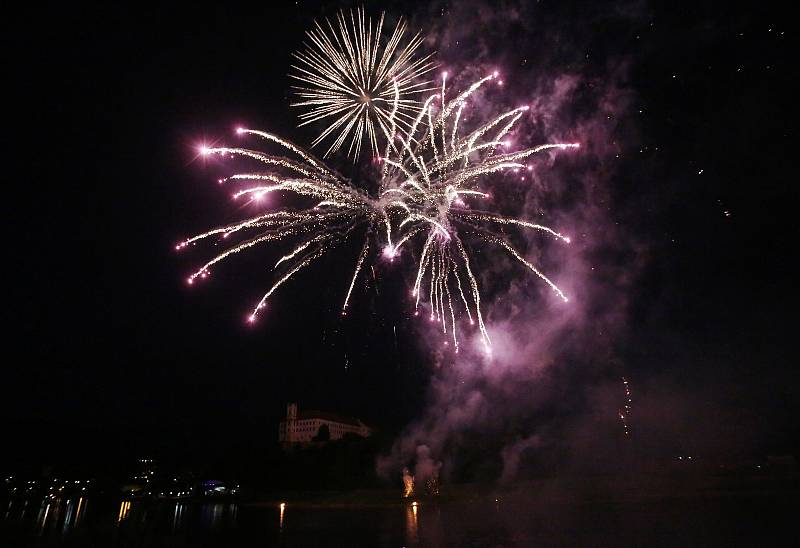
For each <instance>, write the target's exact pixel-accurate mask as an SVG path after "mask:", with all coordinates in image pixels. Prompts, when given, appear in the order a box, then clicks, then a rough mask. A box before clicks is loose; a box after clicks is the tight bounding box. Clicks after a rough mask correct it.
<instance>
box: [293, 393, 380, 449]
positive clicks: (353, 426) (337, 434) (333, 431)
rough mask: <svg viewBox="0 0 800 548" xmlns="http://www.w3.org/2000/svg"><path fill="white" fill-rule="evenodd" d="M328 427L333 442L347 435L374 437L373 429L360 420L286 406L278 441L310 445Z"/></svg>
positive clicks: (295, 406)
mask: <svg viewBox="0 0 800 548" xmlns="http://www.w3.org/2000/svg"><path fill="white" fill-rule="evenodd" d="M323 425H324V426H327V427H328V432H329V434H330V438H329V439H331V440H338V439H341V438H342V437H344V436H345V434H355V435H357V436H361V437H364V438H366V437H369V436H370V435H372V429H371V428H370V427H369V426H367V425H366V424H364V423H363V422H361V421H360V420H359V419H354V418H350V417H341V416H339V415H336V414H334V413H328V412H325V411H304V412H302V413H298V412H297V404H296V403H290V404H288V405H287V406H286V418H285V419H284V420H282V421H281V422H280V424H279V425H278V441H279V442H281V443H309V442H312V441H315V440H314V438H315V437H317V435H318V434H319V431H320V428H322V426H323Z"/></svg>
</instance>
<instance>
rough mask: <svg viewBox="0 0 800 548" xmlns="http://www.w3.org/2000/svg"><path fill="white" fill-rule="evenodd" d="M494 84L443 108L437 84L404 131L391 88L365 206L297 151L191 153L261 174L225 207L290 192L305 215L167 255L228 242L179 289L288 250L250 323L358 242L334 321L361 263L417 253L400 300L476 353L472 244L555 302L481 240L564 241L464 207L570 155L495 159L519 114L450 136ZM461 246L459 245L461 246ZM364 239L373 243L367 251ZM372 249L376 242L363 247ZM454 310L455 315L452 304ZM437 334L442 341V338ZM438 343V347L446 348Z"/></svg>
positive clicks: (243, 179) (230, 232) (248, 224)
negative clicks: (239, 260) (304, 274)
mask: <svg viewBox="0 0 800 548" xmlns="http://www.w3.org/2000/svg"><path fill="white" fill-rule="evenodd" d="M494 78H496V75H492V76H487V77H486V78H483V79H482V80H480V81H478V82H476V83H475V84H473V85H472V86H470V87H469V88H468V89H467V90H466V91H465V92H463V93H461V94H460V95H458V96H456V97H455V98H454V99H452V100H451V101H449V102H447V101H445V96H446V88H445V78H443V79H442V88H441V90H440V92H439V93H438V94H437V95H434V96H432V97H430V98H429V99H428V100H427V101H425V103H424V104H423V106H422V108H420V109H419V112H418V113H417V115H416V117H415V118H414V119H413V120H412V121H411V122H410V124H409V125H408V127H407V129H401V128H400V127H399V122H398V116H399V112H400V108H399V104H400V101H401V100H402V99H400V96H401V93H400V89H399V84H398V83H397V82H395V83H394V84H393V93H394V98H393V100H392V105H391V110H390V112H389V114H388V118H387V120H386V124H385V126H384V125H381V128H382V131H383V132H384V136H385V137H386V149H385V153H384V157H383V158H382V166H381V181H380V186H379V191H378V196H376V197H372V196H369V195H367V194H366V193H365V192H364V191H362V190H359V189H357V188H355V187H354V186H353V185H352V184H351V183H350V182H349V181H348V180H346V179H345V178H344V177H342V176H341V175H339V174H338V173H336V172H335V171H333V170H331V169H329V168H328V167H326V166H325V165H324V163H323V162H322V161H321V160H319V159H317V158H315V157H314V156H313V155H311V154H310V153H309V152H307V151H305V150H303V149H302V148H300V147H298V146H297V145H295V144H293V143H291V142H289V141H286V140H284V139H281V138H280V137H277V136H275V135H273V134H270V133H265V132H262V131H256V130H250V129H239V130H237V132H238V133H240V134H244V135H251V136H256V137H260V138H262V139H264V140H267V141H269V142H271V143H273V144H275V145H278V146H280V147H282V148H283V149H284V150H288V151H289V152H290V153H292V155H293V156H294V158H290V157H287V156H274V155H270V154H267V153H264V152H261V151H258V150H253V149H248V148H236V147H215V148H205V147H203V148H202V149H201V153H202V154H203V155H206V156H210V155H224V156H242V157H245V158H250V159H252V160H255V161H257V162H259V163H260V164H262V165H266V166H268V170H267V171H264V172H252V173H240V174H235V175H232V176H230V177H228V178H226V179H223V180H221V181H220V182H230V183H235V184H237V185H242V184H243V185H245V186H244V188H240V189H238V190H236V191H235V192H234V194H233V196H234V198H241V197H246V198H249V199H251V200H253V201H257V200H259V199H260V198H262V197H263V196H264V195H265V194H267V193H271V192H290V193H293V194H295V195H298V196H302V197H305V198H308V199H311V200H313V205H309V206H308V207H305V208H302V209H299V210H292V209H288V208H281V209H277V210H274V211H270V212H267V213H263V214H260V215H256V216H254V217H251V218H249V219H245V220H243V221H240V222H238V223H233V224H229V225H225V226H221V227H218V228H214V229H211V230H208V231H206V232H203V233H201V234H198V235H196V236H193V237H191V238H188V239H186V240H184V241H183V242H181V243H180V244H178V246H177V248H178V249H183V248H185V247H186V246H188V245H190V244H195V243H197V242H199V241H201V240H206V239H209V238H217V239H219V240H220V241H222V240H226V239H227V238H229V237H230V236H234V238H232V239H237V243H234V244H232V245H231V246H230V247H228V248H227V249H225V250H224V251H223V252H221V253H219V254H218V255H216V256H215V257H213V258H212V259H210V260H209V261H207V262H206V263H205V264H204V265H203V266H201V267H200V268H199V269H197V270H196V271H195V272H194V273H193V274H191V275H190V276H189V278H188V282H189V283H190V284H191V283H193V282H194V281H195V280H196V279H197V278H205V277H207V276H209V275H210V269H211V267H213V266H214V265H216V264H217V263H220V262H222V261H224V260H226V259H227V258H229V257H231V256H233V255H235V254H237V253H241V252H243V251H246V250H248V249H250V248H253V247H255V246H259V245H261V244H268V243H271V242H279V241H285V240H291V241H294V242H295V246H294V248H293V249H292V250H291V251H289V252H288V253H287V254H285V255H284V256H282V257H281V258H280V259H278V261H277V262H276V263H275V265H274V267H273V269H274V270H275V271H276V275H277V280H276V281H275V282H274V283H273V285H272V286H271V287H270V288H269V289H268V290H267V291H266V293H264V295H263V296H262V298H261V299H260V300H259V301H258V303H257V304H256V305H255V307H254V308H253V310H252V312H251V314H250V315H249V316H248V318H249V320H250V321H254V320H255V319H256V317H257V315H258V314H259V312H260V311H261V310H262V309H263V308H264V306H265V304H266V302H267V300H268V299H269V297H270V296H271V295H272V294H273V293H274V292H275V291H276V290H277V289H278V288H279V287H280V286H281V285H283V284H284V283H285V282H287V281H289V280H290V279H291V278H292V277H293V276H294V275H295V274H296V273H298V272H299V271H301V270H303V269H304V268H306V267H307V266H309V265H310V264H312V263H313V262H314V261H316V260H317V259H319V258H320V257H322V256H324V255H325V254H326V253H328V252H329V251H331V250H333V249H334V248H336V247H337V246H338V245H339V244H341V243H342V242H343V241H345V240H347V239H348V238H349V237H350V236H352V235H354V234H360V235H361V237H362V238H363V244H362V246H361V251H360V252H359V254H358V256H357V258H356V261H355V268H354V271H353V275H352V277H351V279H350V284H349V286H348V288H347V291H346V293H345V297H344V302H343V306H342V314H345V313H346V310H347V306H348V304H349V302H350V298H351V295H352V292H353V288H354V286H355V283H356V281H357V279H358V277H359V274H360V272H361V271H362V270H363V268H364V264H365V263H366V262H367V260H368V258H370V257H374V256H375V253H374V250H375V249H380V248H381V247H382V254H383V256H384V257H386V258H388V259H390V260H394V259H395V258H396V257H397V256H398V254H399V253H400V251H401V249H402V248H403V247H404V246H406V245H407V244H409V242H414V241H420V242H421V243H422V246H421V251H420V253H419V259H418V264H417V267H416V276H415V281H414V284H413V289H412V296H413V298H414V301H415V309H416V310H417V312H418V309H419V306H420V303H425V302H426V301H427V303H428V308H429V311H430V319H431V321H436V322H439V323H440V324H441V328H442V331H443V333H444V334H445V335H448V338H452V341H453V346H454V348H455V350H456V352H457V351H458V344H459V338H458V336H457V334H456V329H457V324H458V323H459V322H458V318H457V312H458V314H459V315H460V313H461V311H463V312H464V313H466V315H467V318H468V319H469V323H470V324H472V325H474V324H475V323H477V326H478V329H479V330H480V333H481V336H482V339H483V342H484V344H485V347H486V349H487V350H489V349H490V345H491V341H490V339H489V335H488V332H487V330H486V326H485V324H484V320H483V314H482V311H481V293H480V290H479V287H478V281H477V278H476V274H475V272H474V269H473V268H474V267H473V265H472V264H471V261H470V255H469V252H468V249H469V245H470V244H471V242H473V241H478V242H479V243H483V244H485V243H488V244H491V245H494V246H497V247H499V248H500V249H503V250H504V251H505V252H507V253H509V254H510V256H511V257H513V258H514V259H516V260H517V261H518V262H519V263H520V264H521V265H523V266H525V267H526V268H527V269H528V270H530V271H531V272H532V273H534V274H535V275H536V276H538V277H539V278H541V279H542V280H543V281H544V282H545V283H546V284H547V285H548V286H549V287H550V288H551V289H552V290H553V292H554V293H555V294H557V295H558V296H559V297H560V298H562V299H563V300H564V301H566V300H567V297H566V295H564V293H563V292H562V291H561V289H559V288H558V287H557V286H556V284H555V283H554V282H553V281H552V280H550V279H549V278H548V277H547V276H546V275H545V274H543V273H542V272H541V271H540V270H538V269H537V268H536V267H535V266H534V265H533V264H532V263H531V262H530V261H528V260H527V259H526V258H525V257H524V256H523V255H522V254H521V253H520V252H519V251H517V250H516V249H515V248H514V247H513V246H512V245H511V243H509V242H508V241H507V240H506V239H505V238H504V237H503V236H501V235H498V234H496V233H494V232H492V231H491V227H493V226H498V225H501V226H513V227H519V228H524V229H532V230H536V231H539V232H541V233H543V234H545V235H548V236H551V237H553V238H556V239H558V240H560V241H563V242H566V243H569V238H568V237H567V236H565V235H563V234H561V233H560V232H558V231H556V230H554V229H553V228H550V227H547V226H544V225H540V224H536V223H531V222H529V221H526V220H524V219H518V218H515V217H507V216H503V215H499V214H496V213H493V212H488V211H483V210H480V209H476V208H474V207H471V205H470V204H469V203H468V202H469V201H472V200H480V199H486V198H488V197H489V194H488V193H487V192H486V191H485V190H482V189H481V188H479V185H480V183H481V182H482V181H484V179H485V178H486V176H487V175H489V174H491V173H496V172H501V171H506V170H509V169H519V168H524V167H527V166H526V165H525V164H523V163H522V162H523V161H524V160H525V159H526V158H529V157H531V156H533V155H534V154H536V153H539V152H542V151H545V150H550V149H566V148H573V147H577V146H578V145H577V144H571V143H557V144H544V145H539V146H536V147H533V148H528V149H524V150H520V151H516V152H504V153H500V154H496V149H497V148H498V147H503V148H506V147H507V144H508V143H507V141H503V139H504V138H506V136H507V134H508V133H509V132H510V131H511V129H512V128H513V126H514V124H515V123H516V122H517V121H518V120H519V119H520V118H521V117H522V115H523V113H524V112H525V110H527V107H521V108H517V109H514V110H511V111H509V112H506V113H504V114H501V115H499V116H497V117H495V118H494V119H492V120H490V121H489V122H487V123H485V124H483V125H482V126H480V127H478V128H477V129H474V130H472V131H469V132H466V133H462V128H461V127H460V126H459V123H460V121H461V115H462V110H463V108H464V106H465V104H466V102H467V101H468V100H469V99H470V97H471V95H472V94H473V93H474V92H475V91H476V90H477V89H478V88H480V86H481V85H483V84H484V83H486V82H488V81H490V80H493V79H494ZM468 236H469V238H470V239H469V241H468V240H467V237H468ZM373 239H385V241H382V242H379V243H380V245H373V244H371V241H372V240H373ZM374 243H378V242H374ZM459 303H460V304H459ZM448 330H449V332H448ZM445 344H449V342H446V343H445Z"/></svg>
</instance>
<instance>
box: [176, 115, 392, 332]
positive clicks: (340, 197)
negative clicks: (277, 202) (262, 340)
mask: <svg viewBox="0 0 800 548" xmlns="http://www.w3.org/2000/svg"><path fill="white" fill-rule="evenodd" d="M237 133H239V134H243V135H253V136H257V137H261V138H263V139H265V140H267V141H271V142H273V143H275V144H277V145H279V146H281V147H283V148H284V149H286V150H288V151H290V152H291V153H293V154H294V155H295V156H296V157H297V159H293V158H289V157H285V156H272V155H269V154H266V153H264V152H260V151H257V150H252V149H247V148H231V147H214V148H208V147H202V148H201V149H200V152H201V154H202V155H204V156H211V155H226V156H243V157H247V158H251V159H254V160H256V161H258V162H260V163H261V164H263V165H266V166H269V171H267V172H257V173H241V174H236V175H233V176H231V177H228V178H226V179H222V180H221V181H220V182H231V183H237V184H245V185H247V186H246V188H243V189H239V190H237V191H236V192H234V194H233V197H234V198H240V197H243V196H244V197H248V198H250V199H251V200H253V201H258V200H260V199H261V198H262V197H263V196H264V195H265V194H267V193H271V192H291V193H293V194H295V195H299V196H303V197H307V198H311V199H313V202H314V203H313V205H311V206H309V207H307V208H304V209H300V210H291V209H288V208H283V209H278V210H275V211H270V212H267V213H263V214H261V215H256V216H254V217H251V218H249V219H245V220H243V221H240V222H238V223H233V224H229V225H225V226H221V227H218V228H214V229H211V230H208V231H206V232H203V233H201V234H198V235H196V236H192V237H191V238H187V239H186V240H184V241H182V242H181V243H179V244H178V245H177V246H176V248H177V249H178V250H180V249H183V248H185V247H186V246H188V245H190V244H195V243H196V242H199V241H201V240H206V239H209V238H217V239H219V240H226V239H227V238H229V237H230V236H238V237H240V240H239V241H238V243H235V244H232V245H231V246H230V247H228V248H227V249H226V250H225V251H223V252H222V253H219V254H218V255H216V256H215V257H213V258H212V259H210V260H209V261H208V262H206V263H205V264H204V265H203V266H201V267H200V268H199V269H197V270H196V271H195V272H194V273H192V274H191V275H190V276H189V278H188V280H187V281H188V283H190V284H192V283H194V282H195V280H197V279H198V278H206V277H208V276H209V275H210V273H211V272H210V269H211V267H213V266H214V265H216V264H217V263H220V262H222V261H224V260H225V259H227V258H229V257H231V256H232V255H235V254H237V253H241V252H243V251H246V250H248V249H250V248H252V247H254V246H258V245H261V244H267V243H270V242H279V241H284V240H295V241H297V242H298V243H297V245H296V246H295V247H294V248H293V249H292V250H291V251H290V252H289V253H287V254H286V255H284V256H283V257H281V258H280V259H279V260H278V261H277V262H276V263H275V265H274V267H273V270H275V271H276V273H277V274H278V279H277V281H275V282H274V283H273V285H272V286H271V287H270V288H269V290H268V291H267V292H266V293H264V295H263V296H262V298H261V299H260V300H259V301H258V303H257V304H256V305H255V307H254V308H253V309H252V311H251V313H250V314H249V316H248V320H249V321H251V322H253V321H255V319H256V317H257V315H258V314H259V312H260V311H261V310H262V309H263V308H264V306H265V305H266V302H267V299H269V297H270V296H271V295H272V294H273V293H274V292H275V290H277V289H278V287H280V286H281V285H283V284H284V283H285V282H287V281H288V280H290V279H291V278H292V277H293V276H294V275H295V274H296V273H297V272H299V271H300V270H303V269H304V268H306V267H307V266H309V265H310V264H311V263H313V262H314V261H316V260H317V259H319V258H320V257H322V256H323V255H325V254H326V253H327V252H329V251H331V250H332V249H334V248H335V247H336V246H337V245H338V244H341V243H342V242H343V241H344V240H346V239H348V238H349V237H350V236H351V235H353V234H355V233H360V232H362V229H363V233H364V236H363V237H364V246H363V249H362V252H361V254H360V255H359V258H358V261H357V263H356V270H355V273H354V274H353V279H352V281H351V283H350V288H349V290H348V292H347V297H346V298H345V304H344V307H343V308H342V311H343V312H344V309H345V308H346V307H347V302H348V301H349V299H350V293H351V292H352V289H353V285H354V284H355V280H356V278H357V277H358V274H359V271H360V270H361V267H362V265H363V262H364V258H365V256H366V250H367V249H368V241H369V240H368V238H369V236H370V234H371V233H372V232H373V230H372V227H374V226H382V225H384V224H385V222H386V221H385V220H384V219H383V213H382V212H381V210H380V209H378V208H376V207H375V204H374V201H373V200H371V199H370V198H369V197H368V196H367V195H366V194H364V193H363V192H361V191H359V190H358V189H356V188H354V187H352V186H351V185H350V184H349V183H348V182H347V181H346V180H345V179H344V178H343V177H342V176H341V175H339V174H337V173H335V172H334V171H332V170H330V169H328V168H327V167H325V165H324V164H323V163H322V162H321V161H320V160H318V159H317V158H315V157H314V156H312V155H311V154H310V153H308V152H306V151H305V150H303V149H302V148H300V147H298V146H297V145H295V144H293V143H291V142H289V141H286V140H284V139H281V138H280V137H277V136H275V135H272V134H270V133H265V132H263V131H256V130H250V129H238V130H237Z"/></svg>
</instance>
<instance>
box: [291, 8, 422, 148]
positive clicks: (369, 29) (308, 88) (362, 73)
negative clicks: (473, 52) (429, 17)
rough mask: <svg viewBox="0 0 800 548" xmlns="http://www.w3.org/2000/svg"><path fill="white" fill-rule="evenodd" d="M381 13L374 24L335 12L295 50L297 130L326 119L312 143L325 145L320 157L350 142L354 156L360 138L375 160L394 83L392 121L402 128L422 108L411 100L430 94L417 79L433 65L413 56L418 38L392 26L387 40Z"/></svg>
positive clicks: (359, 15)
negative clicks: (298, 121) (408, 36)
mask: <svg viewBox="0 0 800 548" xmlns="http://www.w3.org/2000/svg"><path fill="white" fill-rule="evenodd" d="M383 23H384V15H383V14H381V16H380V19H378V21H377V22H374V21H373V20H372V19H371V18H368V17H366V16H365V14H364V10H363V9H358V10H356V11H355V12H353V11H350V13H349V15H348V14H346V13H345V12H344V11H341V12H339V13H338V14H337V16H336V20H335V23H334V22H331V21H330V20H327V19H326V20H325V24H324V25H321V24H320V23H318V22H316V23H315V25H316V27H315V28H314V29H313V30H310V31H308V32H307V33H306V35H307V36H308V38H309V40H310V43H307V44H306V45H305V47H306V49H305V50H304V51H302V52H298V53H295V54H294V56H295V58H296V59H297V60H298V64H296V65H293V66H292V68H293V69H294V72H293V73H292V74H290V76H291V77H292V78H294V79H295V80H297V81H298V82H299V83H300V85H298V86H294V89H295V93H296V95H297V97H298V99H299V100H298V101H296V102H294V103H292V106H294V107H301V108H303V109H304V112H303V113H302V114H301V115H300V120H301V122H302V123H301V124H300V125H301V126H303V125H306V124H310V123H312V122H318V121H319V122H324V123H325V124H327V126H326V128H325V129H324V130H323V131H322V133H320V135H319V136H318V137H317V138H316V139H315V140H314V142H313V143H312V145H311V146H312V147H314V146H317V145H318V144H319V143H321V142H322V141H328V142H329V143H330V144H329V145H328V149H327V150H326V151H325V154H324V155H323V158H326V157H328V156H329V155H330V154H332V153H334V152H336V151H337V150H339V149H340V148H342V146H344V145H345V144H346V143H348V142H349V145H348V147H347V153H348V156H350V157H352V158H358V156H359V154H360V153H361V144H362V141H363V140H364V139H367V140H368V141H369V143H370V146H371V149H372V152H373V154H374V155H376V154H377V153H378V150H379V145H378V140H379V139H382V138H383V136H384V135H385V134H386V133H387V131H388V127H389V125H390V124H391V123H392V120H390V117H391V116H392V115H391V111H392V108H393V98H394V89H393V88H394V86H396V88H397V90H398V91H399V94H400V97H399V100H398V101H397V102H396V107H397V108H396V113H395V115H394V122H395V123H397V124H399V125H400V126H408V124H409V123H410V122H411V121H413V120H414V117H415V116H416V114H417V112H418V111H419V108H420V101H418V100H417V99H416V97H417V96H419V94H420V93H422V92H424V91H426V90H428V89H429V85H430V82H425V81H422V80H421V79H422V78H423V77H424V76H425V74H426V73H428V72H429V71H431V70H432V69H433V68H434V64H433V62H432V61H431V60H430V55H428V56H424V57H418V56H417V55H416V53H417V50H418V49H419V47H420V46H421V45H422V38H421V37H420V35H419V34H416V35H415V36H413V37H412V38H411V39H410V40H406V39H404V36H405V34H406V23H405V21H403V20H402V19H401V20H400V21H398V23H397V25H396V26H395V28H394V31H393V32H392V33H391V35H390V36H389V37H388V39H386V38H384V36H383V30H384V29H383Z"/></svg>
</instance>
